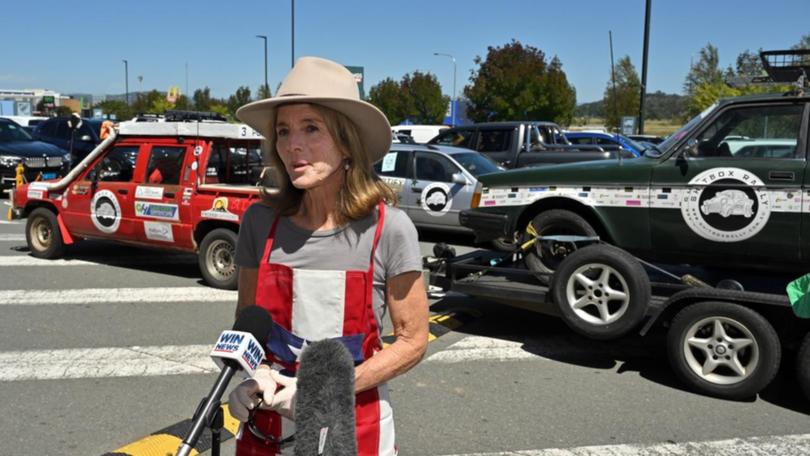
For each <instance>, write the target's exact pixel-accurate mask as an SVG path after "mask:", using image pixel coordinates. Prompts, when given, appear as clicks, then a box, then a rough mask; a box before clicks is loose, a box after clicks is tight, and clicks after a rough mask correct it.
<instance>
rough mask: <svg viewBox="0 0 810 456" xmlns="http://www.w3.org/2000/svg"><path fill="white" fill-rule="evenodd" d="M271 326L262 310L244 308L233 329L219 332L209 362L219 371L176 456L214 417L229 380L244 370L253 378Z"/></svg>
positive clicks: (182, 454) (184, 455) (187, 450)
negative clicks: (211, 359) (217, 367)
mask: <svg viewBox="0 0 810 456" xmlns="http://www.w3.org/2000/svg"><path fill="white" fill-rule="evenodd" d="M272 326H273V318H272V317H271V316H270V314H269V313H268V312H267V311H266V310H265V309H263V308H261V307H258V306H248V307H245V308H244V309H242V311H241V312H239V317H238V318H237V319H236V323H234V324H233V329H232V330H229V331H223V332H222V334H220V336H219V340H218V341H217V343H216V345H214V349H213V350H211V358H213V359H214V362H215V363H216V364H217V366H219V368H220V369H222V370H221V371H220V373H219V377H217V381H216V382H215V383H214V386H213V388H211V391H210V392H209V393H208V395H207V396H206V397H205V398H203V400H202V402H201V403H200V407H198V408H197V412H196V413H195V414H194V423H193V424H192V425H191V429H189V431H188V434H186V437H185V438H184V439H183V443H182V444H181V445H180V448H179V449H178V450H177V456H188V454H189V453H190V452H191V449H192V448H193V447H194V445H196V444H197V440H198V439H199V438H200V434H201V433H202V431H203V428H204V427H205V426H206V425H207V424H209V423H211V421H212V419H213V416H214V414H215V413H216V411H217V409H219V406H220V399H221V398H222V394H223V393H225V389H226V388H228V383H230V381H231V377H233V375H234V374H235V373H236V372H238V371H240V370H244V371H245V372H246V373H247V374H248V376H250V377H253V374H254V373H255V372H256V368H258V367H259V364H260V363H261V362H262V360H263V359H264V348H263V347H264V346H265V344H266V343H267V336H268V334H269V333H270V329H271V328H272Z"/></svg>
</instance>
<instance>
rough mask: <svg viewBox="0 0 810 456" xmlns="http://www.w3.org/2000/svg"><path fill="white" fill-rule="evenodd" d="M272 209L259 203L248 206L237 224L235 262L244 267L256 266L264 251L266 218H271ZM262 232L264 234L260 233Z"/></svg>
mask: <svg viewBox="0 0 810 456" xmlns="http://www.w3.org/2000/svg"><path fill="white" fill-rule="evenodd" d="M268 213H272V210H271V209H270V208H268V207H267V206H264V205H263V204H261V203H256V204H253V205H252V206H250V207H249V208H248V209H247V210H246V211H245V215H244V216H243V217H242V223H241V224H240V225H239V237H238V238H237V240H236V258H235V261H236V264H237V265H239V266H241V267H244V268H258V267H259V263H260V262H261V257H262V254H263V253H264V243H263V242H260V241H261V240H263V239H264V238H266V237H267V232H268V231H269V229H270V228H269V226H267V219H268V218H270V219H271V220H272V218H271V217H272V216H270V215H269V214H268ZM262 233H264V235H262Z"/></svg>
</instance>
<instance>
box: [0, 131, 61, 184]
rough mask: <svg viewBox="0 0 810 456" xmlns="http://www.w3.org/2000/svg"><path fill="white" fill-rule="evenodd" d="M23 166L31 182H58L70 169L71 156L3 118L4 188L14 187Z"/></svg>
mask: <svg viewBox="0 0 810 456" xmlns="http://www.w3.org/2000/svg"><path fill="white" fill-rule="evenodd" d="M20 164H22V165H23V169H24V172H23V176H24V177H25V180H27V181H34V180H37V179H44V180H47V179H54V178H56V177H57V176H60V175H64V174H65V173H67V171H68V170H69V169H70V155H69V154H66V153H65V151H63V150H62V149H60V148H58V147H56V146H54V145H52V144H48V143H44V142H42V141H35V140H34V139H33V138H32V137H31V135H29V134H28V132H26V131H25V130H24V129H23V127H22V126H21V125H20V124H18V123H16V122H14V121H13V120H10V119H6V118H0V189H5V188H9V187H12V186H13V185H14V183H15V181H16V176H17V166H18V165H20Z"/></svg>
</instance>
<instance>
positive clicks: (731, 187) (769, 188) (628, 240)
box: [460, 92, 810, 273]
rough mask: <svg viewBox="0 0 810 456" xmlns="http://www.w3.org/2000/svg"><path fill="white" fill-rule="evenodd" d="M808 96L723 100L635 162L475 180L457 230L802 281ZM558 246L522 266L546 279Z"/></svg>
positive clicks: (809, 190)
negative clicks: (592, 244)
mask: <svg viewBox="0 0 810 456" xmlns="http://www.w3.org/2000/svg"><path fill="white" fill-rule="evenodd" d="M808 117H810V94H802V93H801V92H797V93H792V94H789V95H774V94H771V95H758V96H749V97H738V98H733V99H726V100H722V101H720V102H718V103H717V104H715V105H713V106H711V107H710V108H708V109H706V110H705V111H704V112H702V113H701V114H700V115H698V116H697V117H695V118H694V119H692V120H691V121H689V122H688V123H687V124H686V125H684V126H683V127H682V128H681V129H680V130H678V131H677V132H675V133H674V134H672V135H671V136H670V137H669V138H667V140H666V141H664V142H663V143H661V144H659V145H657V146H653V147H651V148H648V149H646V150H645V152H644V156H642V157H640V158H637V159H634V160H623V161H619V160H610V161H598V162H581V163H572V164H565V165H557V166H548V167H542V168H524V169H518V170H512V171H507V172H503V173H496V174H490V175H487V176H482V177H481V179H480V184H479V185H480V187H479V192H480V198H478V199H475V198H474V200H473V201H474V202H476V201H477V202H478V204H477V205H474V206H473V209H470V210H467V211H464V212H462V214H461V216H460V221H461V224H462V225H464V226H466V227H469V228H472V229H473V230H474V231H475V233H476V237H477V240H479V241H487V240H493V239H497V238H500V237H514V238H515V239H520V238H521V237H525V236H527V234H526V230H527V228H528V227H529V225H530V224H531V227H532V228H534V230H535V231H536V232H537V233H538V234H539V235H546V236H548V235H558V234H570V235H585V236H599V237H600V238H601V239H603V240H605V241H606V242H609V243H611V244H613V245H615V246H618V247H620V248H622V249H625V250H627V251H629V252H631V253H633V254H636V255H637V256H640V257H642V258H646V259H648V260H654V261H660V262H666V263H690V264H701V265H715V266H716V265H721V266H735V267H736V266H745V267H768V268H784V269H802V268H804V269H806V265H807V264H808V263H810V261H808V259H810V242H808V238H809V237H810V185H808V184H809V183H810V173H808V172H806V166H807V156H808V137H809V136H810V134H809V132H808V130H810V127H808V124H809V121H808ZM569 249H570V247H569V246H568V245H566V244H553V243H547V242H544V243H536V244H534V245H533V246H532V247H531V251H530V252H528V254H527V255H526V262H527V263H528V266H529V267H530V268H531V269H532V271H534V272H536V273H548V272H551V271H553V270H554V269H555V268H556V266H557V265H558V264H559V262H560V261H561V260H562V259H563V258H564V257H565V256H566V255H567V254H568V253H569Z"/></svg>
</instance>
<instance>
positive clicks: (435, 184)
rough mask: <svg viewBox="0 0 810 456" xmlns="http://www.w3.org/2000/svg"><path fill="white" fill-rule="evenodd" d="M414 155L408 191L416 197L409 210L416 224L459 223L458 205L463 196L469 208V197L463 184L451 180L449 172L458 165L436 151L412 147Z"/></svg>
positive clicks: (462, 201)
mask: <svg viewBox="0 0 810 456" xmlns="http://www.w3.org/2000/svg"><path fill="white" fill-rule="evenodd" d="M414 158H415V160H414V176H413V177H414V178H413V180H412V181H411V193H412V194H414V195H416V201H415V204H414V205H413V206H412V207H411V209H410V212H409V215H410V216H411V219H412V220H413V221H414V223H415V224H417V225H419V226H426V227H435V228H448V227H450V228H453V227H459V226H460V225H459V222H458V213H459V210H460V209H459V208H461V209H465V207H464V204H465V201H464V200H465V199H466V208H469V207H470V198H471V197H472V195H466V193H465V192H463V190H464V189H465V187H467V185H466V184H461V183H454V182H453V175H454V174H456V173H460V172H461V169H460V168H459V167H458V165H456V164H455V163H454V162H453V161H451V160H450V159H448V158H447V157H446V156H444V155H442V154H440V153H437V152H428V151H416V153H415V157H414ZM467 193H468V192H467ZM467 196H469V198H467ZM457 199H458V201H457Z"/></svg>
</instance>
